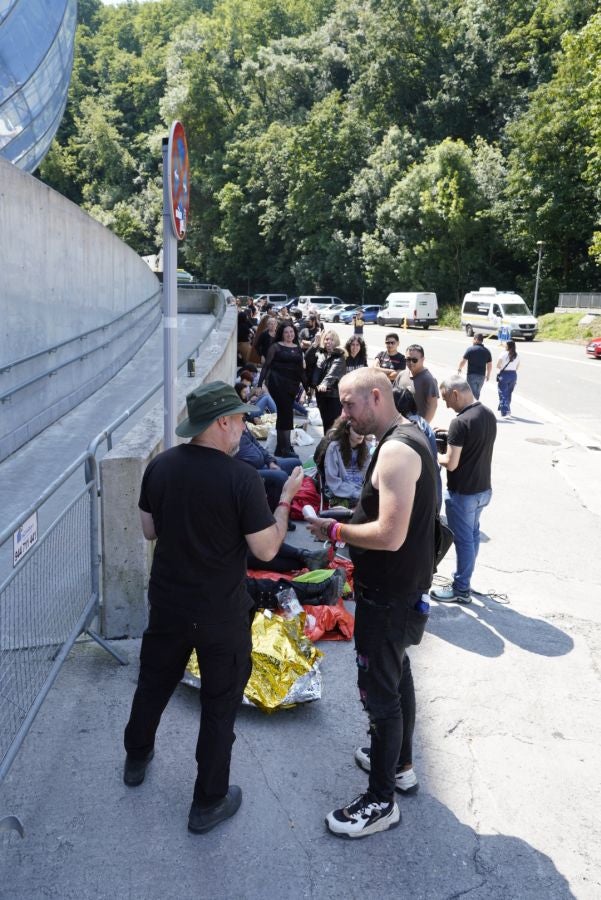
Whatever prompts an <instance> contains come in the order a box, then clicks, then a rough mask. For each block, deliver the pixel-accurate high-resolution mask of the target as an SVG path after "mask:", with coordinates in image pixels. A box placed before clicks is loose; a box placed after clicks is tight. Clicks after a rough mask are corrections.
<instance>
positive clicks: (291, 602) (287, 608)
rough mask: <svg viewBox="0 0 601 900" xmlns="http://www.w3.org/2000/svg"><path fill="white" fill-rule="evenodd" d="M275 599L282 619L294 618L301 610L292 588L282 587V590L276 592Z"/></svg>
mask: <svg viewBox="0 0 601 900" xmlns="http://www.w3.org/2000/svg"><path fill="white" fill-rule="evenodd" d="M276 600H277V603H278V608H279V609H281V611H282V616H283V617H284V619H294V618H295V617H296V616H300V614H301V613H302V612H303V608H302V606H301V605H300V603H299V602H298V597H297V596H296V593H295V591H294V588H284V589H283V590H282V591H279V592H278V593H277V594H276Z"/></svg>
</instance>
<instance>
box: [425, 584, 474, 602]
mask: <svg viewBox="0 0 601 900" xmlns="http://www.w3.org/2000/svg"><path fill="white" fill-rule="evenodd" d="M430 596H431V597H432V598H433V599H434V600H438V601H439V602H440V603H471V602H472V595H471V592H470V591H457V590H455V588H454V587H453V585H451V584H449V585H447V587H440V588H435V589H434V590H433V591H430Z"/></svg>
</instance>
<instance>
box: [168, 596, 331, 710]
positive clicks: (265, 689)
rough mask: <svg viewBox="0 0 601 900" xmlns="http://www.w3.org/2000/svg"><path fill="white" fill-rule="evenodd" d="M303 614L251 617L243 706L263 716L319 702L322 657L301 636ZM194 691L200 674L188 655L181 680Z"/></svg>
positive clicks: (264, 612)
mask: <svg viewBox="0 0 601 900" xmlns="http://www.w3.org/2000/svg"><path fill="white" fill-rule="evenodd" d="M304 622H305V613H304V612H303V613H302V614H301V615H299V616H295V617H294V618H292V619H283V618H282V616H276V615H273V614H272V613H271V612H270V611H269V610H261V611H260V612H258V613H257V614H256V615H255V618H254V622H253V625H252V665H253V668H252V673H251V676H250V678H249V680H248V684H247V685H246V690H245V691H244V702H246V703H248V704H250V705H252V706H258V707H259V709H262V710H263V711H264V712H272V711H273V710H274V709H277V708H286V707H289V706H294V705H295V704H296V703H306V702H307V701H309V700H319V698H320V697H321V672H320V670H319V660H320V659H321V657H322V656H323V653H322V652H321V650H318V649H317V647H315V645H314V644H312V643H311V641H310V640H309V639H308V638H307V637H305V634H304V630H303V629H304ZM182 680H183V681H184V682H185V683H186V684H191V685H192V686H193V687H198V686H199V684H200V673H199V671H198V662H197V660H196V653H195V652H194V653H192V656H191V657H190V661H189V662H188V666H187V669H186V673H185V675H184V678H183V679H182Z"/></svg>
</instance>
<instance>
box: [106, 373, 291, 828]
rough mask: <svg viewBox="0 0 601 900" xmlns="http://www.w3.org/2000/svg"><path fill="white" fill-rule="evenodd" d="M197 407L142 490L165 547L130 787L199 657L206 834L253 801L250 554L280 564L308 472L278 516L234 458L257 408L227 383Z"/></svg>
mask: <svg viewBox="0 0 601 900" xmlns="http://www.w3.org/2000/svg"><path fill="white" fill-rule="evenodd" d="M186 402H187V412H188V416H187V417H186V418H185V419H184V420H183V421H182V422H181V423H180V424H179V425H178V426H177V428H176V433H177V434H178V435H179V436H180V437H189V438H191V440H190V442H189V443H187V444H180V445H179V446H177V447H172V448H171V449H169V450H166V451H164V452H163V453H160V454H159V455H158V456H156V457H155V458H154V459H153V460H151V462H150V463H149V464H148V466H147V468H146V471H145V473H144V477H143V479H142V488H141V492H140V500H139V507H140V517H141V521H142V530H143V533H144V537H145V538H146V539H147V540H149V541H154V540H156V546H155V551H154V557H153V561H152V568H151V572H150V582H149V587H148V599H149V603H150V613H149V622H148V627H147V629H146V631H145V632H144V636H143V638H142V647H141V651H140V674H139V678H138V686H137V689H136V692H135V695H134V699H133V703H132V709H131V714H130V718H129V722H128V724H127V727H126V729H125V741H124V743H125V749H126V752H127V757H126V760H125V769H124V772H123V780H124V782H125V784H127V785H128V786H130V787H136V786H137V785H140V784H142V782H143V781H144V777H145V774H146V768H147V766H148V763H149V762H150V760H151V759H152V757H153V755H154V741H155V734H156V731H157V728H158V725H159V722H160V719H161V714H162V712H163V710H164V709H165V707H166V705H167V703H168V701H169V698H170V697H171V694H172V693H173V691H174V690H175V688H176V687H177V685H178V683H179V682H180V680H181V678H182V675H183V674H184V670H185V668H186V664H187V662H188V659H189V657H190V654H191V652H192V650H196V654H197V657H198V663H199V667H200V671H201V673H202V675H201V689H200V703H201V714H200V729H199V734H198V742H197V745H196V761H197V764H198V775H197V778H196V783H195V787H194V795H193V801H192V806H191V809H190V814H189V818H188V828H189V829H190V831H193V832H195V833H197V834H202V833H204V832H206V831H209V830H210V829H211V828H214V827H215V825H218V824H219V823H220V822H223V821H224V820H225V819H227V818H229V817H230V816H232V815H234V813H235V812H236V811H237V810H238V807H239V806H240V803H241V800H242V792H241V790H240V788H239V787H237V786H236V785H230V783H229V772H230V759H231V748H232V744H233V742H234V740H235V734H234V723H235V719H236V712H237V710H238V707H239V705H240V703H241V701H242V695H243V693H244V688H245V686H246V682H247V681H248V678H249V676H250V671H251V661H250V654H251V637H250V624H251V622H252V615H253V612H252V606H253V603H252V600H251V598H250V596H249V594H248V592H247V590H246V587H245V579H246V556H247V552H248V550H249V549H250V551H251V552H252V553H253V554H254V555H255V556H258V557H259V559H263V560H265V561H268V560H270V559H272V558H273V557H274V556H275V555H276V553H277V551H278V550H279V548H280V545H281V543H282V541H283V540H284V538H285V536H286V531H287V526H288V513H289V509H290V502H291V501H292V498H293V497H294V495H295V494H296V492H297V491H298V489H299V487H300V485H301V483H302V479H303V472H302V469H301V467H300V466H299V467H297V469H295V470H294V471H293V472H292V474H291V475H290V477H289V478H288V480H287V481H286V483H285V484H284V487H283V489H282V495H281V500H280V504H279V506H278V507H277V508H276V510H275V512H274V513H271V512H270V510H269V506H268V505H267V499H266V496H265V488H264V486H263V482H262V481H261V477H260V475H259V474H258V472H257V471H256V470H255V469H253V468H252V467H251V466H249V465H247V464H246V463H244V462H242V461H240V460H237V459H234V454H235V453H236V451H237V449H238V445H239V442H240V435H241V434H242V430H243V428H244V415H245V414H251V415H252V414H253V413H254V408H253V407H252V406H250V405H249V404H247V403H243V402H242V401H241V399H240V397H239V396H238V394H237V393H236V391H235V390H234V388H233V387H231V385H228V384H226V383H225V382H223V381H214V382H212V383H210V384H205V385H202V386H201V387H199V388H196V389H195V390H194V391H192V392H191V393H190V394H188V396H187V398H186Z"/></svg>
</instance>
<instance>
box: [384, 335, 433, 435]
mask: <svg viewBox="0 0 601 900" xmlns="http://www.w3.org/2000/svg"><path fill="white" fill-rule="evenodd" d="M405 352H406V356H405V359H406V361H407V369H406V370H405V371H404V372H401V374H400V375H398V376H397V377H396V380H395V386H396V387H399V388H409V390H410V391H411V392H412V393H413V394H414V396H415V405H416V406H417V412H418V415H420V416H421V417H422V418H423V419H425V420H426V422H428V423H430V422H431V421H432V419H433V418H434V415H435V413H436V407H437V406H438V398H439V396H440V394H439V392H438V384H437V382H436V379H435V378H434V376H433V375H432V373H431V372H430V371H429V369H426V367H425V366H424V348H423V347H420V345H419V344H411V345H410V346H409V347H407V350H406V351H405Z"/></svg>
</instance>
